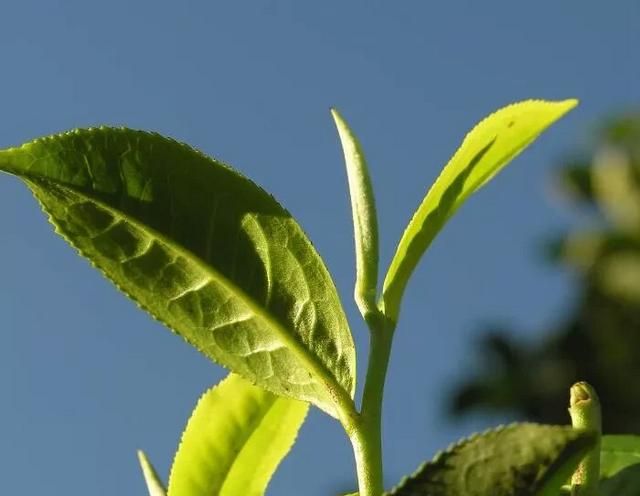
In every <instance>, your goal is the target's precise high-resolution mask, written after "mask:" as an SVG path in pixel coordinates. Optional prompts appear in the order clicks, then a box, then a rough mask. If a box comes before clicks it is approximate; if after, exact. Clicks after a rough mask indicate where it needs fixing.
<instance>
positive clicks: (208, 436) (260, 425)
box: [169, 374, 308, 496]
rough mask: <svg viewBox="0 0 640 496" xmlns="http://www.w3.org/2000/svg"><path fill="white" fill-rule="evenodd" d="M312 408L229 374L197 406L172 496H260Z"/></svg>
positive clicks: (181, 452)
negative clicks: (309, 409)
mask: <svg viewBox="0 0 640 496" xmlns="http://www.w3.org/2000/svg"><path fill="white" fill-rule="evenodd" d="M307 410H308V404H307V403H303V402H301V401H296V400H290V399H288V398H282V397H279V396H275V395H273V394H271V393H269V392H267V391H265V390H264V389H261V388H259V387H256V386H253V385H251V384H249V383H248V382H246V381H245V380H244V379H242V378H240V377H239V376H237V375H234V374H230V375H229V376H228V377H227V378H226V379H225V380H224V381H222V382H221V383H220V384H219V385H218V386H216V387H214V388H211V389H210V390H208V391H207V392H206V393H205V394H204V395H203V396H202V397H201V398H200V401H198V404H197V406H196V408H195V409H194V411H193V414H192V416H191V418H190V419H189V422H188V423H187V427H186V429H185V431H184V433H183V435H182V441H181V442H180V447H179V448H178V452H177V453H176V458H175V461H174V463H173V467H172V468H171V476H170V477H169V496H238V495H243V496H260V495H262V494H264V492H265V489H266V487H267V484H268V483H269V480H270V479H271V476H272V475H273V473H274V472H275V470H276V468H277V467H278V465H279V463H280V462H281V461H282V459H283V458H284V457H285V456H286V454H287V453H288V452H289V450H290V449H291V447H292V446H293V443H294V441H295V438H296V435H297V433H298V430H299V429H300V426H301V425H302V423H303V421H304V418H305V416H306V414H307Z"/></svg>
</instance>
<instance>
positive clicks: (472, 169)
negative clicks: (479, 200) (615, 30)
mask: <svg viewBox="0 0 640 496" xmlns="http://www.w3.org/2000/svg"><path fill="white" fill-rule="evenodd" d="M576 104H577V101H576V100H565V101H561V102H547V101H542V100H527V101H524V102H520V103H515V104H513V105H509V106H507V107H504V108H502V109H500V110H498V111H497V112H495V113H493V114H491V115H490V116H489V117H487V118H485V119H484V120H483V121H481V122H480V123H479V124H478V125H477V126H476V127H474V128H473V129H472V130H471V132H470V133H469V134H467V136H466V137H465V139H464V141H463V142H462V145H461V146H460V148H459V149H458V151H456V153H455V154H454V156H453V157H452V158H451V160H450V161H449V163H448V164H447V165H446V167H445V168H444V169H443V171H442V173H441V174H440V176H439V177H438V179H436V181H435V183H434V184H433V186H431V189H430V190H429V192H428V193H427V196H426V197H425V199H424V200H423V201H422V203H421V204H420V207H418V210H417V211H416V212H415V214H414V215H413V218H412V219H411V221H410V222H409V225H408V226H407V228H406V230H405V231H404V234H403V235H402V238H401V239H400V243H399V244H398V247H397V249H396V253H395V255H394V257H393V259H392V261H391V265H390V266H389V270H388V271H387V274H386V276H385V280H384V285H383V290H382V302H383V305H384V310H385V314H386V315H387V317H389V318H391V319H392V320H394V321H397V319H398V314H399V312H400V303H401V300H402V294H403V293H404V289H405V287H406V285H407V282H408V281H409V278H410V276H411V273H412V272H413V270H414V269H415V267H416V266H417V265H418V262H419V261H420V258H421V256H422V254H423V253H424V252H425V250H426V249H427V248H428V247H429V245H430V244H431V242H432V241H433V239H434V238H435V237H436V235H437V234H438V232H439V231H440V229H442V227H443V226H444V225H445V224H446V222H447V221H448V220H449V218H450V217H451V216H452V215H453V214H454V213H455V212H456V210H458V208H460V206H461V205H462V203H464V201H465V200H466V199H467V198H468V197H469V196H470V195H471V194H473V193H474V192H475V191H477V190H478V189H480V188H481V187H482V186H484V185H485V184H486V183H487V182H488V181H489V180H490V179H491V178H492V177H493V176H495V175H496V174H497V173H498V172H500V170H502V168H503V167H504V166H505V165H507V164H508V163H509V162H510V161H511V160H512V159H513V158H514V157H516V156H517V155H518V154H519V153H520V152H521V151H522V150H524V149H525V148H526V147H527V146H528V145H529V144H531V143H532V142H533V141H534V140H535V139H536V138H537V137H538V136H539V135H540V133H542V132H543V131H544V130H545V129H547V128H548V127H549V126H550V125H551V124H553V123H554V122H555V121H557V120H558V119H559V118H560V117H562V116H563V115H564V114H566V113H567V112H568V111H569V110H571V109H572V108H573V107H575V106H576Z"/></svg>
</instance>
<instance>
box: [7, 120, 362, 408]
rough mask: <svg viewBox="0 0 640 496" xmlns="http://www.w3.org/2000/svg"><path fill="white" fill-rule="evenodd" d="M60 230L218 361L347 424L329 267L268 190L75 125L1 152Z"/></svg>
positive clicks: (342, 333)
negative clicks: (343, 413)
mask: <svg viewBox="0 0 640 496" xmlns="http://www.w3.org/2000/svg"><path fill="white" fill-rule="evenodd" d="M0 170H4V171H6V172H9V173H12V174H15V175H17V176H19V177H20V178H22V179H23V180H24V181H25V182H26V183H27V185H28V186H29V187H30V188H31V190H32V191H33V193H34V194H35V196H36V197H37V198H38V200H39V201H40V202H41V204H42V206H43V208H44V210H45V211H46V212H47V213H48V214H49V216H50V219H51V221H52V222H53V224H54V225H55V227H56V231H57V232H58V233H59V234H61V235H62V236H63V237H64V238H65V239H66V240H67V241H68V242H69V243H71V244H72V245H73V246H75V247H76V248H77V249H78V251H79V252H80V253H81V254H82V255H84V256H85V257H87V258H88V259H90V260H91V262H92V263H93V264H94V265H95V266H96V267H98V268H99V269H100V270H101V271H102V272H103V273H104V274H105V275H106V276H107V277H108V278H109V279H110V280H111V281H113V282H114V283H115V284H116V285H117V286H118V287H119V288H120V289H121V290H122V291H124V292H125V293H126V294H127V295H129V296H130V297H131V298H133V299H134V300H135V301H137V302H138V304H139V305H140V306H141V307H143V308H144V309H145V310H147V311H148V312H149V313H151V314H152V315H153V316H154V317H156V318H157V319H158V320H160V321H162V322H164V323H165V324H166V325H167V326H168V327H170V328H171V329H173V330H175V331H176V332H177V333H178V334H180V335H181V336H182V337H183V338H184V339H186V340H187V341H188V342H189V343H191V344H192V345H193V346H195V347H196V348H197V349H198V350H200V351H201V352H202V353H204V354H205V355H206V356H208V357H209V358H211V359H213V360H214V361H216V362H218V363H220V364H221V365H223V366H225V367H228V368H229V369H231V370H232V371H234V372H236V373H238V374H240V375H242V376H244V377H246V378H247V379H248V380H249V381H251V382H254V383H257V384H259V385H260V386H262V387H264V388H266V389H268V390H270V391H272V392H274V393H277V394H282V395H288V396H291V397H294V398H297V399H302V400H307V401H310V402H312V403H315V404H316V405H318V406H319V407H320V408H322V409H324V410H325V411H327V412H328V413H330V414H332V415H334V416H337V415H338V414H339V412H338V410H339V409H340V407H341V406H342V407H344V408H348V407H349V406H350V405H351V397H352V395H353V391H354V387H355V380H354V376H355V351H354V346H353V340H352V337H351V334H350V331H349V328H348V324H347V321H346V318H345V315H344V312H343V310H342V307H341V305H340V301H339V298H338V295H337V292H336V289H335V286H334V284H333V281H332V280H331V278H330V276H329V273H328V271H327V269H326V268H325V266H324V264H323V262H322V260H321V259H320V257H319V256H318V254H317V252H316V251H315V249H314V248H313V246H312V245H311V243H310V241H309V240H308V239H307V237H306V235H305V234H304V233H303V231H302V229H301V228H300V227H299V225H298V224H297V223H296V222H295V220H294V219H293V218H292V217H291V215H290V214H289V213H288V212H287V211H286V210H285V209H284V208H282V207H281V206H280V205H279V204H278V203H277V202H276V201H275V200H274V199H273V197H271V196H270V195H269V194H267V193H266V192H265V191H264V190H262V189H260V188H259V187H258V186H256V185H255V184H254V183H252V182H251V181H250V180H248V179H246V178H245V177H243V176H242V175H240V174H239V173H237V172H236V171H234V170H233V169H231V168H229V167H227V166H226V165H224V164H222V163H220V162H218V161H216V160H213V159H211V158H208V157H206V156H204V155H202V154H201V153H199V152H197V151H195V150H193V149H191V148H189V147H188V146H185V145H182V144H180V143H177V142H175V141H173V140H170V139H167V138H163V137H161V136H159V135H157V134H151V133H147V132H141V131H132V130H127V129H111V128H99V129H87V130H77V131H72V132H69V133H65V134H60V135H56V136H52V137H48V138H44V139H39V140H36V141H33V142H31V143H28V144H26V145H23V146H21V147H19V148H11V149H8V150H3V151H0Z"/></svg>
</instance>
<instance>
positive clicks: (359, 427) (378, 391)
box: [350, 314, 393, 496]
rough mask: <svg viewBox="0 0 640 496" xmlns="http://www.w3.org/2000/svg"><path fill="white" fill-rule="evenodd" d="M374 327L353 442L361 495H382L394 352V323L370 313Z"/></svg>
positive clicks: (370, 321) (371, 324)
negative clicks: (386, 400)
mask: <svg viewBox="0 0 640 496" xmlns="http://www.w3.org/2000/svg"><path fill="white" fill-rule="evenodd" d="M369 316H370V318H368V319H367V323H368V324H369V327H370V328H371V340H370V343H371V347H370V350H369V364H368V368H367V377H366V379H365V385H364V392H363V396H362V409H361V411H360V415H359V417H358V422H357V424H356V429H355V430H354V431H353V432H352V433H351V435H350V438H351V444H352V445H353V453H354V456H355V459H356V467H357V472H358V487H359V490H360V496H380V495H381V494H382V492H383V491H384V480H383V472H382V398H383V394H384V382H385V378H386V375H387V368H388V365H389V357H390V355H391V342H392V339H393V326H392V325H390V322H389V321H387V320H386V319H385V318H384V317H383V316H382V315H380V314H378V315H375V316H374V315H371V314H370V315H369Z"/></svg>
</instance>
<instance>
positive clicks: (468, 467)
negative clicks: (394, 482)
mask: <svg viewBox="0 0 640 496" xmlns="http://www.w3.org/2000/svg"><path fill="white" fill-rule="evenodd" d="M594 443H595V437H594V436H593V435H591V434H589V433H585V432H580V431H577V430H575V429H573V428H571V427H561V426H548V425H538V424H513V425H509V426H506V427H500V428H497V429H495V430H490V431H487V432H485V433H482V434H478V435H475V436H472V437H471V438H469V439H465V440H463V441H461V442H460V443H458V444H456V445H454V446H452V447H451V448H449V449H448V450H447V451H445V452H442V453H440V454H438V455H437V456H436V457H435V458H434V459H433V460H432V461H430V462H427V463H425V464H424V465H423V466H422V467H420V468H419V469H418V471H417V472H416V473H414V474H413V475H411V476H410V477H407V478H406V479H404V480H403V481H402V482H401V483H400V484H399V485H398V486H397V487H396V488H394V489H393V490H391V491H390V492H389V493H387V494H388V495H389V496H460V495H464V496H543V495H544V496H557V495H558V494H559V492H560V488H561V486H562V484H563V483H564V482H565V481H566V480H567V478H568V477H569V476H570V475H571V473H572V472H573V470H574V469H575V467H576V466H577V465H578V463H579V461H580V459H581V458H582V457H583V456H584V454H585V453H587V451H588V449H589V448H590V447H592V446H593V445H594Z"/></svg>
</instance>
